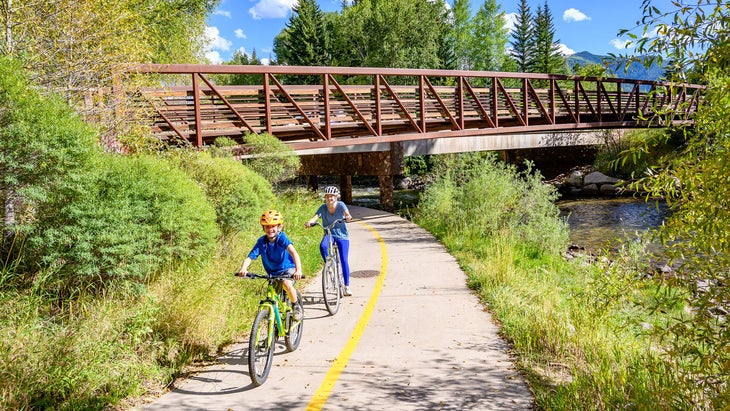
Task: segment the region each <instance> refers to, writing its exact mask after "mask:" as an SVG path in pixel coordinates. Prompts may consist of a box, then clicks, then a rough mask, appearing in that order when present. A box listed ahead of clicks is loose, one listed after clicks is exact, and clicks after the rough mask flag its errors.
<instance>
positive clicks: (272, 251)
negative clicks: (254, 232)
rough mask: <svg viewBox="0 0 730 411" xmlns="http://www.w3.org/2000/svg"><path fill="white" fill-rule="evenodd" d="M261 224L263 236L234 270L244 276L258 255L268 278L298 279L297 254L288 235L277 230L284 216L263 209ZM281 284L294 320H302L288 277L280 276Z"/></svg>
mask: <svg viewBox="0 0 730 411" xmlns="http://www.w3.org/2000/svg"><path fill="white" fill-rule="evenodd" d="M259 222H260V223H261V227H262V228H263V229H264V232H265V233H266V234H265V235H263V236H261V237H260V238H259V239H258V241H256V244H255V245H254V246H253V248H252V249H251V252H250V253H248V257H246V259H245V260H243V264H242V265H241V269H240V270H239V271H238V273H239V274H240V275H242V276H245V275H246V273H247V270H248V266H249V265H251V262H252V261H253V260H255V259H256V258H257V257H258V256H259V255H260V256H261V263H262V265H263V266H264V270H266V274H268V275H269V276H271V277H277V276H281V275H284V274H292V275H293V278H294V279H295V280H298V279H300V278H302V263H301V260H300V259H299V254H298V253H297V250H296V249H295V248H294V244H292V242H291V240H289V237H287V236H286V234H284V232H283V231H281V229H282V227H283V225H284V217H282V215H281V213H279V212H278V211H276V210H268V211H265V212H264V213H263V214H262V215H261V219H260V220H259ZM282 283H283V285H284V289H285V290H286V293H287V295H289V299H291V302H292V304H293V305H294V319H295V320H297V321H299V320H301V319H302V312H303V310H302V306H301V302H300V301H298V298H297V292H296V290H295V289H294V282H293V281H292V280H290V279H283V280H282Z"/></svg>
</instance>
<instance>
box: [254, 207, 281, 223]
mask: <svg viewBox="0 0 730 411" xmlns="http://www.w3.org/2000/svg"><path fill="white" fill-rule="evenodd" d="M260 222H261V225H279V224H284V217H283V216H282V215H281V213H279V212H278V211H276V210H267V211H264V213H263V214H261V220H260Z"/></svg>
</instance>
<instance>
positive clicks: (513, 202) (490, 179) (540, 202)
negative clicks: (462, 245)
mask: <svg viewBox="0 0 730 411" xmlns="http://www.w3.org/2000/svg"><path fill="white" fill-rule="evenodd" d="M434 174H435V175H437V176H439V177H438V179H437V180H436V181H435V182H434V183H433V184H431V185H430V186H429V187H428V188H427V189H426V191H425V192H424V193H423V195H422V196H421V201H420V204H419V221H420V222H421V223H422V224H425V225H426V227H428V228H429V230H430V231H432V232H434V233H436V234H437V235H439V236H440V235H443V234H444V233H446V232H450V231H455V232H459V233H460V235H461V236H463V237H464V238H465V239H466V240H467V241H476V239H488V238H490V237H494V236H497V235H500V234H501V233H506V234H508V235H509V236H510V237H512V238H516V239H519V240H520V241H522V242H524V244H526V245H527V246H528V247H530V248H534V249H535V250H537V251H538V252H541V253H557V252H560V251H562V250H563V249H564V247H565V246H566V245H567V241H568V229H567V226H566V223H565V222H564V221H562V220H560V219H558V213H559V210H558V208H557V207H556V206H555V205H554V204H553V201H554V200H555V199H556V198H557V194H556V193H555V190H554V189H553V188H552V187H551V186H548V185H545V184H543V183H542V181H541V176H540V175H539V173H538V172H535V173H533V172H532V170H531V169H530V167H529V165H528V167H527V170H526V171H524V172H522V173H519V172H517V171H516V169H515V167H513V166H508V165H505V164H504V163H501V162H499V161H498V160H496V158H495V156H494V155H492V154H489V155H480V154H463V155H459V156H444V157H442V162H441V164H439V165H437V166H436V169H435V172H434Z"/></svg>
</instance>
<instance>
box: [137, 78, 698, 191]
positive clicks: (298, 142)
mask: <svg viewBox="0 0 730 411" xmlns="http://www.w3.org/2000/svg"><path fill="white" fill-rule="evenodd" d="M127 75H130V76H131V75H143V76H154V78H155V79H159V81H160V84H164V86H156V87H153V88H145V89H143V90H142V93H141V96H142V100H141V101H143V102H144V104H145V105H146V107H148V108H151V109H152V120H151V124H150V126H151V128H152V131H153V133H154V134H155V135H156V136H158V137H159V138H160V139H163V140H169V141H183V142H186V143H189V144H192V145H194V146H197V147H205V146H207V145H210V144H212V143H213V142H214V140H215V139H216V138H218V137H222V136H225V137H229V138H232V139H233V140H235V141H237V142H238V143H240V144H244V143H245V136H246V135H247V134H248V133H257V134H258V133H264V132H265V133H269V134H271V135H274V136H276V137H277V138H278V139H280V140H281V141H283V142H285V143H286V144H287V145H289V146H290V147H291V148H292V149H294V150H297V151H302V150H308V149H320V148H327V147H343V146H348V147H349V146H356V145H364V144H376V143H377V144H379V143H391V144H392V143H398V142H405V141H410V140H427V139H443V138H453V137H464V138H469V137H475V138H476V137H479V138H484V136H490V137H489V138H491V137H492V136H493V137H494V138H495V139H499V138H500V135H513V134H520V133H523V134H524V133H535V132H538V133H546V132H571V131H580V130H599V129H616V128H646V127H660V126H665V125H667V124H674V125H677V124H687V125H691V124H692V123H693V115H694V114H695V113H696V111H697V109H698V107H699V105H700V104H701V101H702V95H703V91H704V89H705V87H704V86H701V85H693V84H676V83H668V82H656V81H645V80H629V79H619V78H596V77H581V76H565V75H553V74H534V73H508V72H484V71H459V70H416V69H386V68H353V67H293V66H234V65H140V66H136V67H133V68H131V69H129V70H128V71H127ZM225 75H229V76H230V75H237V76H245V78H246V79H247V82H249V83H254V84H250V85H235V86H229V85H218V84H216V83H217V82H219V81H218V80H219V79H220V78H221V77H220V76H225ZM292 83H296V84H292ZM302 83H303V84H302ZM400 156H401V160H402V153H401V154H400ZM381 157H382V156H381ZM390 157H391V160H392V159H393V157H394V156H393V155H391V156H390ZM397 157H398V154H397V153H396V154H395V158H396V159H397ZM331 160H332V159H331V158H330V159H328V160H327V161H325V162H326V163H330V164H329V166H328V168H327V167H324V166H322V165H316V164H313V163H312V162H311V161H310V162H309V163H310V164H309V168H308V170H309V171H306V170H305V171H304V172H303V173H302V174H309V175H326V174H333V175H337V174H339V175H346V174H347V175H358V174H368V173H369V174H370V175H379V176H385V175H390V176H391V177H392V176H393V175H397V174H398V168H399V167H398V165H397V164H395V165H394V164H392V161H391V164H390V165H389V166H388V167H385V168H381V169H377V168H374V169H370V170H369V169H367V167H365V168H364V169H360V170H352V168H351V167H352V164H351V163H352V161H345V159H344V158H341V159H339V160H338V161H337V162H335V163H338V162H339V163H342V164H347V165H346V167H349V168H347V169H346V167H345V166H343V167H340V168H338V167H335V166H333V165H332V164H331V163H333V162H332V161H331ZM381 160H382V159H381V158H377V159H366V162H381ZM358 163H359V164H360V165H361V166H362V159H361V160H360V161H359V162H358ZM305 168H306V167H305ZM348 173H349V174H348ZM386 184H387V181H386ZM381 186H382V184H381ZM381 191H382V190H381ZM381 197H382V194H381ZM381 201H382V198H381Z"/></svg>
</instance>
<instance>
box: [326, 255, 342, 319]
mask: <svg viewBox="0 0 730 411" xmlns="http://www.w3.org/2000/svg"><path fill="white" fill-rule="evenodd" d="M338 275H339V274H338V272H337V266H336V263H335V261H334V260H333V259H328V260H327V262H326V263H325V264H324V268H322V295H323V296H324V306H325V308H327V312H329V313H330V315H335V314H337V311H339V309H340V298H341V293H340V286H339V280H338V278H337V276H338Z"/></svg>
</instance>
